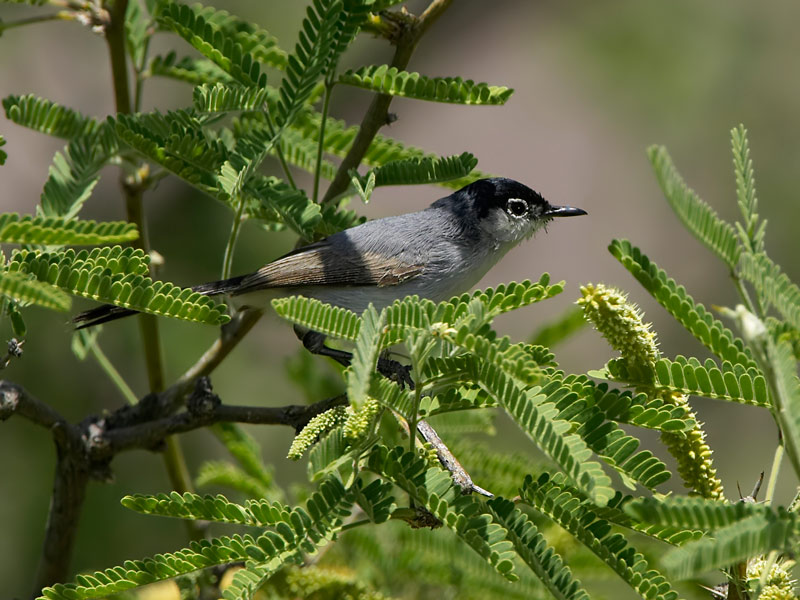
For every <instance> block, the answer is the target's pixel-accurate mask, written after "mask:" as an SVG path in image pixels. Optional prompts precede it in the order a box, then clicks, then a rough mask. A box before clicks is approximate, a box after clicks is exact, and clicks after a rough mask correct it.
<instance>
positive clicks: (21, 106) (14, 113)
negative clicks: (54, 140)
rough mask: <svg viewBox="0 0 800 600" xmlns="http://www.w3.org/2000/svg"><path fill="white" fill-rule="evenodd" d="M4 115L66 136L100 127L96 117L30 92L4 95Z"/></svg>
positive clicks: (32, 126)
mask: <svg viewBox="0 0 800 600" xmlns="http://www.w3.org/2000/svg"><path fill="white" fill-rule="evenodd" d="M3 108H5V111H6V117H7V118H8V119H9V120H10V121H13V122H14V123H16V124H17V125H22V126H23V127H28V128H30V129H35V130H36V131H40V132H42V133H46V134H47V135H52V136H55V137H60V138H65V139H68V140H71V139H74V138H76V137H80V136H83V135H91V134H93V133H95V132H96V131H97V130H98V128H99V127H100V123H98V122H97V121H96V120H95V119H93V118H91V117H86V116H84V115H82V114H81V113H79V112H78V111H76V110H72V109H71V108H66V107H64V106H61V105H59V104H56V103H55V102H51V101H50V100H46V99H45V98H39V97H37V96H35V95H33V94H28V95H27V96H6V97H5V98H3Z"/></svg>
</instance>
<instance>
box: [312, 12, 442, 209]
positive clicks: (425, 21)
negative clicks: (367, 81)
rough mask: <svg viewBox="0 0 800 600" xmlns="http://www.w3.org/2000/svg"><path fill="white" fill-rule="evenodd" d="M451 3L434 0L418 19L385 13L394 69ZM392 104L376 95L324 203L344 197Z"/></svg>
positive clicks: (403, 62)
mask: <svg viewBox="0 0 800 600" xmlns="http://www.w3.org/2000/svg"><path fill="white" fill-rule="evenodd" d="M451 3H452V0H433V2H431V3H430V4H429V5H428V8H427V9H425V11H424V12H423V13H422V15H420V16H419V17H413V16H412V15H409V14H403V13H400V14H398V13H385V14H384V15H383V16H382V17H383V19H384V20H387V21H390V22H389V23H388V25H389V26H390V28H389V31H390V33H387V35H388V36H389V37H390V41H391V42H392V43H393V44H394V45H395V52H394V56H393V57H392V63H391V66H393V67H397V68H398V69H401V70H404V69H405V68H406V67H407V66H408V62H409V61H410V60H411V55H412V54H413V53H414V49H415V48H416V47H417V43H419V40H420V38H421V37H422V36H423V35H424V34H425V32H426V31H428V29H429V28H430V27H431V25H433V24H434V23H435V22H436V20H437V19H438V18H439V17H440V16H441V15H442V13H443V12H444V11H445V10H447V7H448V6H450V4H451ZM391 103H392V96H390V95H388V94H377V95H376V96H375V97H374V98H373V99H372V102H371V103H370V105H369V108H368V109H367V112H366V114H364V118H363V119H362V120H361V125H360V126H359V128H358V133H357V134H356V138H355V140H353V145H352V146H350V149H349V150H348V151H347V155H346V156H345V157H344V158H343V159H342V163H341V165H339V169H338V170H337V171H336V176H335V177H334V178H333V181H332V182H331V184H330V186H329V187H328V190H327V191H326V192H325V196H324V197H323V199H322V203H323V204H325V203H327V202H333V201H334V200H335V199H336V198H338V197H339V196H340V195H341V194H343V193H344V192H345V191H346V190H347V187H348V186H349V185H350V170H351V169H357V168H358V165H360V164H361V161H362V160H363V158H364V156H365V155H366V153H367V150H368V149H369V146H370V144H371V143H372V140H374V139H375V136H376V135H377V134H378V130H379V129H380V128H381V127H383V126H384V125H386V122H387V121H386V117H387V115H388V114H389V105H390V104H391Z"/></svg>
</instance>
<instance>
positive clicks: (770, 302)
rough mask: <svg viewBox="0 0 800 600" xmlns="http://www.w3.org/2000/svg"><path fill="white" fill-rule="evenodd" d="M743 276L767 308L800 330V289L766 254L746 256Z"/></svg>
mask: <svg viewBox="0 0 800 600" xmlns="http://www.w3.org/2000/svg"><path fill="white" fill-rule="evenodd" d="M741 273H742V276H743V277H744V278H745V279H747V280H748V281H750V282H751V283H752V284H753V287H754V288H755V290H756V293H757V294H758V297H759V299H760V300H761V302H762V304H764V305H765V306H773V307H775V310H777V311H778V312H779V313H780V314H781V316H783V318H784V319H786V320H787V321H788V322H789V323H790V324H791V325H792V326H793V327H794V328H795V329H798V328H800V287H798V286H797V284H795V283H793V282H792V280H791V279H789V276H788V275H786V273H782V272H781V268H780V267H779V266H778V265H777V264H775V263H774V262H773V261H772V259H770V258H769V257H768V256H767V255H766V254H765V253H763V252H762V253H759V254H745V255H744V256H743V257H742V263H741Z"/></svg>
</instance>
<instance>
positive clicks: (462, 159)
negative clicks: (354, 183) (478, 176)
mask: <svg viewBox="0 0 800 600" xmlns="http://www.w3.org/2000/svg"><path fill="white" fill-rule="evenodd" d="M477 164H478V159H477V158H475V157H474V156H473V155H472V154H470V153H469V152H464V153H462V154H459V155H455V156H445V157H442V158H433V157H430V156H425V157H421V158H408V159H405V160H396V161H390V162H387V163H385V164H384V165H382V166H380V167H375V168H374V169H372V170H371V171H369V172H368V173H367V174H366V175H364V176H363V177H358V179H359V181H360V182H361V185H362V187H366V186H367V184H368V182H369V181H370V173H372V174H374V177H375V183H374V185H375V187H379V186H385V185H418V184H426V183H440V182H443V181H450V180H453V179H459V178H462V177H466V176H467V175H469V174H470V172H471V171H472V170H473V169H474V168H475V165H477Z"/></svg>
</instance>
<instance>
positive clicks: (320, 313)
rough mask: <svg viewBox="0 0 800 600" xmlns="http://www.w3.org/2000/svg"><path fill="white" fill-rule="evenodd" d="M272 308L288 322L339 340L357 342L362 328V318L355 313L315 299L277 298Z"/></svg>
mask: <svg viewBox="0 0 800 600" xmlns="http://www.w3.org/2000/svg"><path fill="white" fill-rule="evenodd" d="M272 308H274V309H275V312H276V313H278V316H280V317H283V318H284V319H286V320H287V321H290V322H292V323H295V324H297V325H302V326H303V327H306V328H308V329H313V330H314V331H318V332H319V333H324V334H325V335H328V336H331V337H335V338H338V339H343V340H349V341H355V340H356V337H358V330H359V328H360V327H361V318H360V317H359V316H358V315H357V314H356V313H354V312H353V311H351V310H347V309H344V308H339V307H336V306H331V305H330V304H325V303H323V302H320V301H319V300H316V299H313V298H305V297H303V296H290V297H288V298H275V299H274V300H273V301H272Z"/></svg>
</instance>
